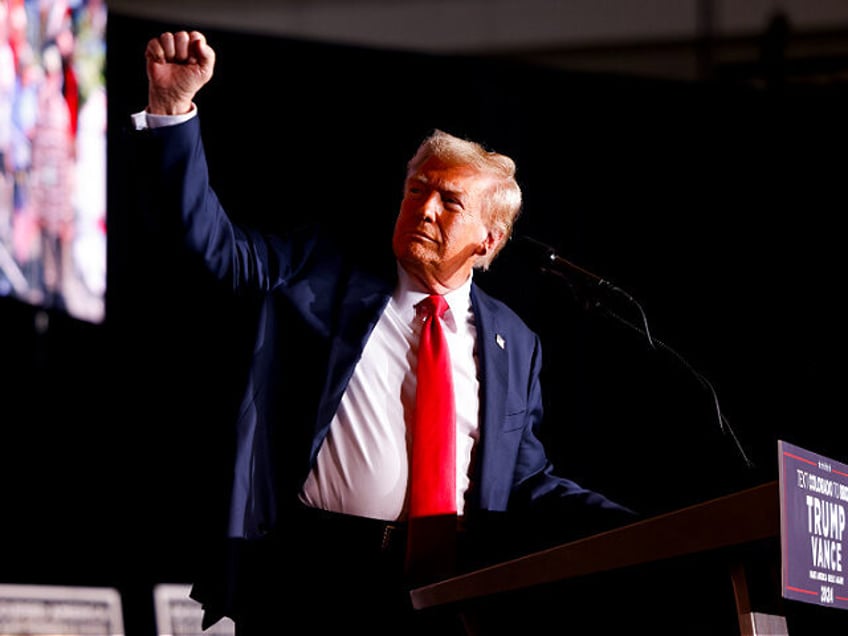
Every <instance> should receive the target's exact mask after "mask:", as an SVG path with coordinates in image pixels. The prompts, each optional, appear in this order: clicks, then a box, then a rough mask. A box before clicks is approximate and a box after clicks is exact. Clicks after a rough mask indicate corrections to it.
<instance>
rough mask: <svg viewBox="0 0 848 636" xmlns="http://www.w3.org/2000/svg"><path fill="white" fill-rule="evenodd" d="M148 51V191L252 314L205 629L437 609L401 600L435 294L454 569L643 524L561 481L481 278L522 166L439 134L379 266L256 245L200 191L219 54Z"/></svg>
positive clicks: (535, 392)
mask: <svg viewBox="0 0 848 636" xmlns="http://www.w3.org/2000/svg"><path fill="white" fill-rule="evenodd" d="M146 59H147V73H148V79H149V96H148V98H149V101H148V105H147V108H146V109H145V110H144V111H143V112H140V113H137V114H135V115H134V121H135V124H136V128H137V129H138V130H139V131H140V132H139V133H138V138H139V147H140V148H141V149H142V152H143V153H144V160H143V164H144V165H146V166H148V167H149V172H150V174H145V179H146V180H147V181H146V182H145V183H146V184H147V185H149V186H150V188H151V190H152V191H153V192H155V193H156V196H157V204H158V205H159V206H160V208H161V209H163V210H165V211H166V212H173V214H174V216H175V217H178V218H180V219H181V221H182V224H181V227H182V231H183V233H184V235H183V239H184V242H185V244H186V245H187V246H188V248H190V250H191V251H192V252H193V253H196V254H197V255H198V256H199V257H201V258H202V260H203V262H204V264H205V267H206V268H208V270H209V271H211V272H212V273H213V274H214V275H215V276H216V277H217V278H219V279H220V280H221V281H223V282H225V283H226V284H228V285H231V286H232V287H233V289H234V290H237V291H238V292H239V293H245V294H250V295H251V296H253V297H255V298H256V299H257V300H258V305H259V314H258V315H259V319H258V321H257V323H256V337H255V346H254V350H253V357H252V360H251V365H250V373H249V377H248V382H247V386H246V387H245V392H244V398H243V401H242V404H241V408H240V417H239V420H238V422H237V438H238V441H237V450H236V455H235V467H234V479H233V487H232V491H231V498H230V509H229V528H228V532H227V533H226V535H227V542H228V544H229V548H230V550H231V557H232V559H231V560H230V562H229V566H228V567H223V566H222V567H221V568H220V569H219V570H218V569H216V568H214V567H213V568H210V569H212V570H215V571H214V572H213V574H212V576H209V577H203V578H202V579H201V580H198V581H197V582H196V584H195V586H194V591H193V595H194V597H195V598H197V599H198V600H199V601H200V602H202V603H203V604H204V607H205V610H206V622H207V624H208V623H210V622H214V621H215V620H216V619H217V618H218V617H220V616H222V615H229V616H232V617H233V618H234V620H235V621H236V626H237V630H238V632H239V633H240V634H243V635H245V636H251V635H253V634H262V635H263V636H264V635H266V634H271V633H275V631H276V630H277V629H280V628H282V627H283V625H284V624H285V621H288V620H289V619H290V618H291V616H292V615H293V614H292V613H293V612H297V614H295V615H299V616H306V617H308V619H309V631H310V632H313V633H334V632H335V631H338V630H339V629H349V630H351V631H355V630H358V629H360V628H361V629H364V630H365V633H369V634H389V633H398V634H406V633H414V632H415V630H421V631H422V632H423V631H426V630H427V629H428V620H429V619H430V618H431V617H424V616H421V615H416V614H415V613H414V612H412V611H411V609H410V607H409V605H408V604H409V598H408V590H409V587H410V586H411V585H413V584H418V583H421V582H422V581H424V580H427V579H421V578H417V579H409V578H407V576H406V573H405V571H404V567H403V564H404V560H405V559H404V556H405V549H404V543H405V539H406V530H407V520H408V512H409V508H408V482H409V479H408V475H409V460H408V452H409V450H408V449H409V444H410V442H409V433H408V430H409V427H410V422H411V421H412V417H413V411H414V410H415V400H414V394H415V385H416V378H415V373H414V371H415V359H416V357H417V352H418V337H419V332H420V330H421V326H420V324H421V321H420V319H419V318H418V317H417V315H416V307H417V304H418V302H419V301H421V300H422V299H423V298H425V297H426V296H428V295H438V296H442V297H443V298H444V299H445V300H446V301H447V304H448V311H447V313H446V314H445V316H444V318H443V322H444V328H445V330H446V333H447V341H448V345H449V350H450V357H451V362H452V370H453V386H454V395H455V398H456V427H457V432H456V457H457V467H456V486H455V490H456V493H455V494H456V502H457V513H458V514H457V515H456V519H455V520H454V522H453V523H454V530H455V532H454V534H455V536H456V540H457V541H458V548H457V554H456V559H457V560H456V562H455V567H456V568H457V569H458V570H462V569H467V568H470V567H476V566H478V565H480V564H483V563H485V562H487V561H491V560H493V559H496V558H502V557H505V556H507V555H510V554H515V553H516V551H521V550H527V549H530V548H532V547H540V546H542V545H544V543H545V541H547V540H552V539H557V540H559V539H561V538H564V537H571V536H579V535H581V534H586V533H589V532H593V531H596V530H600V529H603V528H608V527H611V526H614V525H620V524H622V523H626V522H628V521H631V520H633V519H634V517H633V513H632V512H631V511H629V510H627V509H626V508H625V507H623V506H620V505H618V504H616V503H615V502H613V501H610V500H609V499H607V498H606V497H604V496H603V495H601V494H599V493H596V492H593V491H591V490H588V489H585V488H583V487H581V486H580V485H578V484H577V483H575V482H573V481H570V480H567V479H564V478H561V477H559V476H556V475H555V474H553V470H552V466H551V463H550V461H549V460H548V457H547V455H546V453H545V450H544V448H543V446H542V444H541V442H540V439H539V437H538V427H539V425H540V422H541V418H542V397H541V389H540V384H539V375H540V370H541V348H540V343H539V339H538V337H537V336H536V334H535V333H533V332H532V331H531V330H530V329H529V328H528V327H527V326H526V325H525V324H524V322H523V321H522V320H521V319H520V318H519V317H518V316H517V315H516V314H515V313H514V312H513V311H512V310H510V309H509V308H508V307H507V306H506V305H504V304H503V303H502V302H500V301H498V300H495V299H494V298H492V297H490V296H489V295H487V294H486V293H484V292H483V291H482V290H481V289H479V288H478V287H477V286H476V285H475V284H474V282H473V272H474V270H475V269H477V268H482V269H485V268H487V267H488V266H489V264H490V263H491V261H492V259H493V258H494V257H495V256H496V255H497V254H498V252H499V251H500V250H501V248H502V247H503V246H504V244H505V243H506V241H507V239H508V238H509V235H510V232H511V230H512V226H513V223H514V221H515V219H516V216H517V215H518V213H519V211H520V208H521V190H520V188H519V186H518V184H517V182H516V180H515V176H514V173H515V165H514V163H513V161H512V160H511V159H510V158H508V157H506V156H504V155H500V154H497V153H495V152H492V151H488V150H486V149H484V148H483V147H482V146H480V145H479V144H476V143H474V142H471V141H467V140H464V139H460V138H457V137H454V136H452V135H449V134H446V133H443V132H441V131H435V132H434V133H433V134H432V135H431V136H430V137H428V138H427V139H426V140H424V142H423V143H422V144H421V146H420V148H419V150H418V152H417V153H416V155H415V156H414V157H413V158H412V159H411V160H410V162H409V165H408V171H407V178H406V183H405V187H404V194H403V200H402V203H401V206H400V211H399V214H398V216H397V220H396V223H395V227H394V233H393V237H392V242H391V248H392V250H391V253H387V254H386V257H385V258H383V257H382V255H379V254H378V255H374V254H368V255H367V256H368V258H364V257H365V256H366V255H364V254H362V253H358V252H361V251H362V250H361V248H360V249H357V246H356V245H350V241H347V242H345V241H344V240H341V241H339V240H338V237H333V236H331V235H330V234H328V233H325V232H323V231H320V230H314V231H313V230H311V229H310V230H307V229H306V228H303V229H298V230H293V231H291V232H288V233H286V234H285V235H279V234H277V235H270V234H266V233H260V232H258V231H256V230H255V229H251V228H246V227H242V226H240V225H238V224H236V223H234V222H233V221H232V220H231V219H230V217H229V216H228V215H227V213H226V212H225V211H224V209H223V208H222V206H221V204H220V202H219V200H218V198H217V197H216V195H215V193H214V191H213V190H212V188H211V187H210V185H209V178H208V173H207V166H206V160H205V156H204V150H203V145H202V142H201V138H200V128H199V123H198V117H197V108H196V106H195V105H194V102H193V100H194V97H195V95H196V93H197V91H198V90H200V88H201V87H202V86H204V85H205V84H206V83H207V82H208V81H209V80H210V79H211V77H212V74H213V68H214V64H215V52H214V50H213V49H212V48H211V47H210V46H209V45H208V44H207V43H206V40H205V37H204V36H203V34H201V33H198V32H190V33H189V32H185V31H182V32H176V33H163V34H162V35H160V36H159V37H156V38H153V39H151V40H150V42H149V43H148V46H147V50H146ZM304 352H307V353H304ZM542 529H545V530H546V532H549V533H550V534H549V535H548V534H543V533H541V530H542ZM537 531H538V533H537ZM445 547H446V548H447V545H445ZM441 575H444V572H442V573H441ZM439 619H440V620H441V619H442V617H439ZM438 629H439V630H441V631H440V633H446V632H444V630H445V629H447V624H445V623H439V626H438Z"/></svg>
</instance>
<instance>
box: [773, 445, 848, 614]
mask: <svg viewBox="0 0 848 636" xmlns="http://www.w3.org/2000/svg"><path fill="white" fill-rule="evenodd" d="M778 449H779V454H780V456H779V461H780V497H781V501H780V526H781V528H780V530H781V532H780V541H781V557H782V578H783V582H782V587H783V596H784V598H787V599H793V600H796V601H802V602H804V603H814V604H817V605H824V606H827V607H837V608H841V609H848V586H846V584H845V583H846V574H848V572H846V570H848V547H846V529H847V528H846V523H847V522H848V519H847V518H846V517H848V466H846V465H845V464H841V463H839V462H837V461H834V460H832V459H828V458H827V457H823V456H821V455H817V454H816V453H813V452H810V451H808V450H805V449H802V448H799V447H797V446H794V445H792V444H789V443H787V442H784V441H779V442H778Z"/></svg>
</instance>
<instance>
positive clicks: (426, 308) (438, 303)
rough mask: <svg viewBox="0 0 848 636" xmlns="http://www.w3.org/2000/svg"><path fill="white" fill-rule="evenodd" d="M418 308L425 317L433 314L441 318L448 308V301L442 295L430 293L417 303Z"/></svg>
mask: <svg viewBox="0 0 848 636" xmlns="http://www.w3.org/2000/svg"><path fill="white" fill-rule="evenodd" d="M418 308H419V309H420V310H421V312H422V313H423V314H424V316H425V317H430V316H435V317H436V318H441V317H442V316H444V315H445V312H446V311H447V310H448V302H447V301H446V300H445V298H444V296H439V295H438V294H432V295H430V296H427V298H425V299H424V300H422V301H421V302H420V303H418Z"/></svg>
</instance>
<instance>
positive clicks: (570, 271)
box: [515, 236, 615, 289]
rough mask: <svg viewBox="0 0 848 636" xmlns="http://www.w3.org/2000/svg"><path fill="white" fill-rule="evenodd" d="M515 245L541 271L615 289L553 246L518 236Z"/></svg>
mask: <svg viewBox="0 0 848 636" xmlns="http://www.w3.org/2000/svg"><path fill="white" fill-rule="evenodd" d="M515 247H516V248H517V250H516V251H517V252H518V253H520V254H521V255H522V256H523V257H524V258H526V259H528V260H529V261H530V262H531V263H533V264H535V265H537V266H538V267H539V269H541V270H542V271H543V272H549V273H555V274H559V275H560V276H562V277H563V278H565V279H566V280H567V281H568V282H571V283H579V284H580V285H584V286H586V285H589V286H597V287H601V288H607V289H615V286H614V285H613V284H612V283H610V282H609V281H608V280H606V279H605V278H602V277H601V276H598V275H597V274H594V273H592V272H590V271H589V270H587V269H584V268H583V267H580V266H579V265H577V264H575V263H572V262H571V261H569V260H567V259H565V258H563V257H562V256H560V255H559V254H557V253H556V250H555V249H554V248H553V247H551V246H550V245H546V244H545V243H542V242H541V241H537V240H536V239H534V238H531V237H529V236H520V237H518V238H517V241H516V244H515Z"/></svg>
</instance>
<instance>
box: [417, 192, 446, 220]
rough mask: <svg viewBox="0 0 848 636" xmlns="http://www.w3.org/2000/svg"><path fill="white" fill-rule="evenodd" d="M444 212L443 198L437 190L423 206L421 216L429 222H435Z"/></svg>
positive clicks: (428, 197)
mask: <svg viewBox="0 0 848 636" xmlns="http://www.w3.org/2000/svg"><path fill="white" fill-rule="evenodd" d="M441 210H442V198H441V197H440V196H439V193H438V192H436V191H435V190H434V191H432V192H430V194H428V195H427V198H425V199H424V201H423V202H422V204H421V216H423V217H424V218H425V219H427V220H428V221H435V220H436V217H437V216H438V215H439V212H441Z"/></svg>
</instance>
